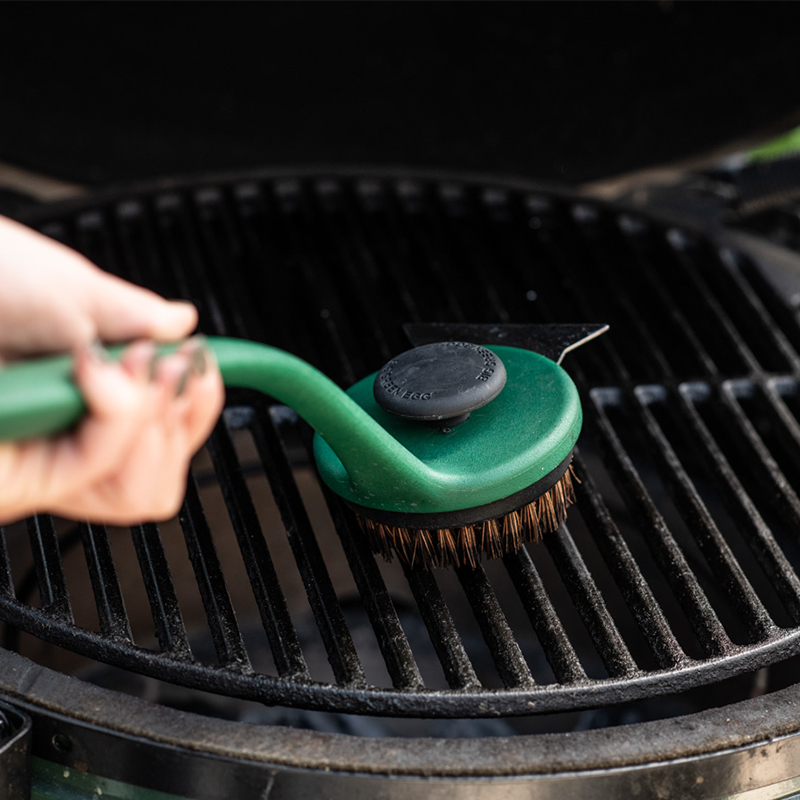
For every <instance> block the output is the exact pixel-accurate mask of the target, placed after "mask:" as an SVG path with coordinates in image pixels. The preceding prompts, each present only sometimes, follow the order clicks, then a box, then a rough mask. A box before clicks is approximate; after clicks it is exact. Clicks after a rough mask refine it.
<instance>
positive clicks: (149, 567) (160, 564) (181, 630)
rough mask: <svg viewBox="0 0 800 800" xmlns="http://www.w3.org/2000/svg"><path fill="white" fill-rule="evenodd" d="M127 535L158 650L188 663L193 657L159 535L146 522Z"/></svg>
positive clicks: (156, 529)
mask: <svg viewBox="0 0 800 800" xmlns="http://www.w3.org/2000/svg"><path fill="white" fill-rule="evenodd" d="M131 536H132V538H133V546H134V549H135V550H136V557H137V559H138V560H139V567H140V569H141V571H142V579H143V582H144V588H145V591H146V592H147V599H148V601H149V603H150V612H151V613H152V615H153V622H154V623H155V633H156V638H157V639H158V643H159V645H160V646H161V651H162V652H163V653H168V654H169V655H170V656H171V657H172V658H174V659H176V660H178V661H191V660H193V658H192V652H191V649H190V647H189V639H188V637H187V636H186V626H185V625H184V622H183V616H182V614H181V609H180V606H179V605H178V597H177V595H176V594H175V586H174V584H173V583H172V576H171V574H170V570H169V564H168V563H167V557H166V555H165V553H164V546H163V544H162V543H161V534H160V533H159V531H158V528H157V527H156V526H155V525H153V524H149V523H148V524H146V525H136V526H134V527H132V528H131Z"/></svg>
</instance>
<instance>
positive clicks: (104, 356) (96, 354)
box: [86, 339, 111, 363]
mask: <svg viewBox="0 0 800 800" xmlns="http://www.w3.org/2000/svg"><path fill="white" fill-rule="evenodd" d="M86 352H87V353H88V354H89V356H90V357H91V359H92V360H93V361H98V362H102V363H107V362H108V361H110V360H111V356H110V355H109V353H108V350H106V348H105V347H103V343H102V342H101V341H100V340H99V339H96V340H95V341H93V342H91V343H90V344H88V345H86Z"/></svg>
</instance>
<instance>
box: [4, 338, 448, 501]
mask: <svg viewBox="0 0 800 800" xmlns="http://www.w3.org/2000/svg"><path fill="white" fill-rule="evenodd" d="M207 341H208V345H209V347H211V348H212V349H213V351H214V354H215V355H216V358H217V361H218V363H219V367H220V371H221V373H222V378H223V380H224V382H225V384H226V386H239V387H243V388H248V389H255V390H257V391H260V392H263V393H264V394H268V395H270V396H271V397H274V398H275V399H276V400H278V401H279V402H281V403H284V404H285V405H288V406H290V407H291V408H293V409H294V410H295V411H296V412H297V413H298V414H299V415H300V416H301V417H303V419H305V420H306V422H308V423H309V424H310V425H311V427H313V428H314V430H316V431H317V433H319V434H320V436H322V437H323V438H324V439H325V441H326V442H327V443H328V444H329V445H330V447H331V449H332V450H333V451H334V452H335V453H336V455H337V456H338V458H339V460H340V461H341V462H342V466H343V467H344V470H345V471H346V473H347V478H348V480H349V482H350V484H351V485H352V487H353V488H354V489H355V490H356V491H357V492H358V493H359V494H361V495H363V496H365V497H369V496H370V495H373V494H374V493H375V492H376V491H380V487H381V486H382V485H385V484H386V483H390V484H394V485H397V484H398V482H400V483H402V484H403V485H404V486H405V487H407V491H409V492H411V493H413V494H418V495H420V496H429V495H431V494H433V493H435V491H436V490H435V484H436V477H435V475H434V474H433V473H432V471H431V470H430V468H429V467H427V466H426V465H425V464H423V463H422V462H421V461H420V460H419V459H418V458H417V457H416V456H414V455H413V454H412V453H410V452H409V451H408V450H407V449H406V448H405V447H403V445H401V444H400V443H399V442H398V441H397V440H396V439H394V438H393V437H392V436H391V435H390V434H389V433H387V432H386V431H385V430H384V429H383V428H382V427H381V426H380V425H379V424H378V423H377V422H376V421H375V420H374V419H372V417H370V416H369V414H367V413H366V412H365V411H364V410H363V409H362V408H361V407H360V406H359V405H358V404H357V403H356V402H355V401H353V400H352V399H351V398H350V397H348V396H347V394H345V392H343V391H342V390H341V389H340V388H339V387H338V386H337V385H336V384H335V383H334V382H333V381H332V380H330V378H328V377H326V376H325V375H323V374H322V373H321V372H320V371H319V370H317V369H315V368H314V367H312V366H311V365H310V364H308V363H306V362H305V361H303V360H302V359H300V358H297V357H296V356H293V355H291V354H290V353H286V352H285V351H283V350H278V349H277V348H275V347H269V346H267V345H263V344H258V343H256V342H248V341H244V340H241V339H228V338H223V337H209V338H208V340H207ZM170 349H174V345H173V346H165V347H164V348H163V351H164V352H168V351H169V350H170ZM122 350H123V348H122V347H114V348H111V349H110V353H111V356H112V357H118V356H119V354H120V353H121V352H122ZM72 369H73V365H72V358H71V356H54V357H47V358H37V359H32V360H30V361H23V362H16V363H12V364H9V365H7V366H5V367H2V368H0V440H19V439H26V438H31V437H36V436H49V435H52V434H55V433H59V432H62V431H64V430H67V429H68V428H69V427H71V426H72V425H74V424H75V423H76V422H77V421H78V420H80V418H81V417H82V416H83V415H84V414H85V412H86V405H85V403H84V401H83V398H82V396H81V393H80V391H79V390H78V388H77V386H76V385H75V383H74V382H73V380H72Z"/></svg>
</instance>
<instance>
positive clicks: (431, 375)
mask: <svg viewBox="0 0 800 800" xmlns="http://www.w3.org/2000/svg"><path fill="white" fill-rule="evenodd" d="M505 384H506V368H505V367H504V366H503V362H502V361H501V360H500V359H499V358H498V357H497V356H496V355H495V354H494V353H493V352H492V351H491V350H487V349H486V348H485V347H481V346H480V345H477V344H470V343H469V342H437V343H436V344H426V345H423V346H422V347H415V348H414V349H413V350H407V351H406V352H405V353H402V354H400V355H399V356H397V358H393V359H392V360H391V361H390V362H389V363H388V364H386V366H385V367H384V368H383V369H382V370H381V371H380V372H379V373H378V374H377V375H376V376H375V384H374V387H373V391H374V393H375V400H376V402H377V403H378V405H379V406H380V407H381V408H382V409H384V411H388V412H390V413H392V414H397V415H398V416H400V417H405V418H406V419H415V420H420V421H421V422H436V421H442V420H452V421H453V424H457V423H458V422H463V421H464V420H465V419H466V418H467V417H468V416H469V413H470V411H474V410H475V409H476V408H480V407H481V406H485V405H486V404H487V403H488V402H490V401H491V400H494V398H495V397H497V395H498V394H500V390H501V389H502V388H503V387H504V386H505Z"/></svg>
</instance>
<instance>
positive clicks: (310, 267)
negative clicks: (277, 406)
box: [276, 183, 366, 386]
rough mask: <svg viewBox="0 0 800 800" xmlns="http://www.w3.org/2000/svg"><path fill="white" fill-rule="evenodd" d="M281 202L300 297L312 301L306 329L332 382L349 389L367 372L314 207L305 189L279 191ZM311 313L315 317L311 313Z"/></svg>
mask: <svg viewBox="0 0 800 800" xmlns="http://www.w3.org/2000/svg"><path fill="white" fill-rule="evenodd" d="M276 200H277V208H278V212H279V219H280V221H281V224H282V227H283V229H284V231H285V233H286V235H287V237H288V240H289V245H290V251H291V268H293V269H296V270H298V272H299V274H300V291H301V293H302V296H303V297H304V299H305V300H306V301H307V309H306V311H305V312H304V315H307V316H308V322H307V324H309V325H310V327H311V329H312V331H313V337H314V338H313V343H314V350H315V351H316V352H317V353H319V354H320V355H321V356H322V357H323V358H324V362H325V363H324V367H323V371H324V372H325V373H326V374H327V375H328V377H330V378H331V379H332V380H335V381H337V382H338V383H339V384H341V385H344V386H350V385H351V384H353V383H355V382H356V379H357V377H358V376H360V375H363V374H364V373H365V372H366V369H365V367H364V364H363V363H362V362H361V358H360V357H359V356H358V355H357V354H359V353H360V348H359V347H358V346H357V344H356V342H355V341H353V339H352V337H351V334H350V328H349V324H348V315H347V314H346V313H345V311H344V309H343V308H342V302H341V293H340V292H337V291H336V289H335V287H334V286H333V284H332V277H331V274H330V269H328V265H327V259H326V258H325V257H324V255H323V254H324V253H325V252H326V250H325V244H324V243H322V242H320V235H319V231H318V230H317V228H316V226H315V225H314V213H313V207H312V205H311V203H310V201H309V198H308V196H307V192H306V191H305V190H304V187H302V186H301V185H299V184H295V183H291V184H289V185H284V186H280V185H279V186H277V187H276ZM311 309H314V311H315V312H316V313H310V311H311ZM295 326H296V323H295V325H293V327H295Z"/></svg>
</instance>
